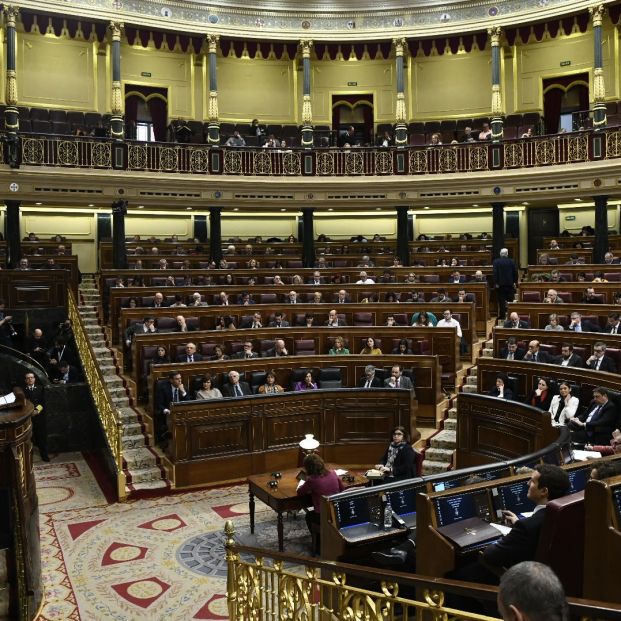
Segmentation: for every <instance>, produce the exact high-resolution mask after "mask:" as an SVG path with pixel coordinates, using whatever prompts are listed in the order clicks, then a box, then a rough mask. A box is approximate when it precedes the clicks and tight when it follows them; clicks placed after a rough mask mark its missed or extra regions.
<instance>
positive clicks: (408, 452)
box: [380, 442, 416, 481]
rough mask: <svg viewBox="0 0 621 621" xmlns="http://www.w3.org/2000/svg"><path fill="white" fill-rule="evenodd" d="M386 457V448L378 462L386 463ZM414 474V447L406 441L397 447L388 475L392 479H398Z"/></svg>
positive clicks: (408, 477)
mask: <svg viewBox="0 0 621 621" xmlns="http://www.w3.org/2000/svg"><path fill="white" fill-rule="evenodd" d="M387 459H388V448H387V449H386V452H385V453H384V455H383V456H382V458H381V459H380V463H381V464H383V465H386V461H387ZM415 476H416V464H415V463H414V449H413V448H412V447H411V446H410V444H408V443H407V442H404V443H403V446H402V447H401V448H400V449H399V452H398V453H397V455H396V457H395V461H394V462H393V464H392V476H391V477H389V478H390V479H391V480H393V481H397V480H399V479H411V478H412V477H415Z"/></svg>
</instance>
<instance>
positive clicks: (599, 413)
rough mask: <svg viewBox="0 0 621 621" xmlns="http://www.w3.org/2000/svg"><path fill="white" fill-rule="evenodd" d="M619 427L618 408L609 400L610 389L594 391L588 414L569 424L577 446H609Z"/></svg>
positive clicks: (575, 417)
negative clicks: (613, 433)
mask: <svg viewBox="0 0 621 621" xmlns="http://www.w3.org/2000/svg"><path fill="white" fill-rule="evenodd" d="M618 425H619V411H618V409H617V406H616V405H615V404H614V403H613V402H612V401H611V400H610V399H609V398H608V389H607V388H602V387H601V386H598V387H597V388H594V389H593V401H591V403H590V404H589V407H588V408H587V410H586V412H583V413H582V414H580V415H578V416H574V418H572V419H571V420H570V422H569V427H570V430H571V439H572V441H573V442H576V443H577V444H608V443H609V442H610V437H611V436H612V432H613V431H614V430H615V429H616V428H617V427H618Z"/></svg>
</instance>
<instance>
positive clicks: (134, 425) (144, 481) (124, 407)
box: [79, 274, 170, 496]
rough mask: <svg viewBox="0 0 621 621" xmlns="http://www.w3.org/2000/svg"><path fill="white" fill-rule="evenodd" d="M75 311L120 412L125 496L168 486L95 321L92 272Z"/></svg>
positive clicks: (96, 297) (97, 299) (85, 279)
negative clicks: (77, 311)
mask: <svg viewBox="0 0 621 621" xmlns="http://www.w3.org/2000/svg"><path fill="white" fill-rule="evenodd" d="M79 293H80V296H79V298H80V299H79V312H80V317H81V318H82V323H83V324H84V330H85V332H86V335H87V338H88V340H89V341H90V343H91V347H92V348H93V352H94V354H95V362H96V363H97V365H98V366H99V369H100V370H101V374H102V376H103V378H104V381H105V383H106V386H107V389H108V393H109V394H110V397H111V398H112V401H113V403H114V406H115V407H116V409H117V410H118V411H119V412H120V416H121V421H122V423H123V437H122V440H121V444H122V448H123V470H124V473H125V477H126V486H125V492H126V494H127V495H128V496H132V495H134V496H135V495H136V493H137V492H141V491H149V490H158V489H161V490H165V489H169V488H170V481H168V479H167V478H166V471H165V469H164V468H163V467H162V462H161V459H160V456H159V455H158V453H157V451H156V450H155V449H154V448H153V446H154V442H153V438H152V437H151V435H150V434H149V433H148V432H147V427H146V425H145V424H144V422H143V419H142V415H141V414H140V413H139V412H138V411H137V410H136V409H134V408H133V407H132V405H131V403H132V400H131V394H130V391H129V389H128V388H127V385H126V383H125V380H124V379H123V378H122V377H121V376H120V375H119V367H118V366H117V364H116V361H115V358H114V355H113V351H112V350H111V349H110V348H109V347H108V344H107V341H106V335H105V333H104V330H103V328H102V326H101V325H100V323H99V318H98V312H99V304H100V296H99V291H98V289H97V285H96V283H95V279H94V277H93V276H92V275H89V274H85V275H83V277H82V283H81V285H80V290H79Z"/></svg>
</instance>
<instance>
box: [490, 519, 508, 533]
mask: <svg viewBox="0 0 621 621" xmlns="http://www.w3.org/2000/svg"><path fill="white" fill-rule="evenodd" d="M491 526H493V527H494V528H495V529H496V530H499V531H500V532H501V533H502V534H503V535H506V534H507V533H510V532H511V526H506V525H505V524H496V522H491Z"/></svg>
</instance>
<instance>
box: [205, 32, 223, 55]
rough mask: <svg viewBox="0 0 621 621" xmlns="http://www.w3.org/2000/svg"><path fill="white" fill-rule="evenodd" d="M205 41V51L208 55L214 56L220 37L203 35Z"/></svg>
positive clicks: (208, 34)
mask: <svg viewBox="0 0 621 621" xmlns="http://www.w3.org/2000/svg"><path fill="white" fill-rule="evenodd" d="M205 40H206V41H207V51H208V52H209V53H210V54H216V53H217V51H218V42H219V41H220V35H218V34H210V33H207V34H206V35H205Z"/></svg>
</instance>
